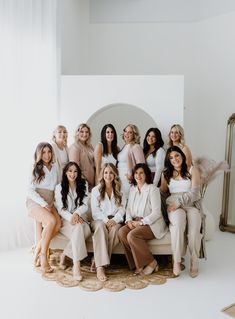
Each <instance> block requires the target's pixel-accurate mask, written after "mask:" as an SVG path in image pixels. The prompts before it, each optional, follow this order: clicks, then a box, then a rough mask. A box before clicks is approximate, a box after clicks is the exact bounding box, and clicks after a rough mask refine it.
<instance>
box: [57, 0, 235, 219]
mask: <svg viewBox="0 0 235 319" xmlns="http://www.w3.org/2000/svg"><path fill="white" fill-rule="evenodd" d="M71 1H74V0H70V2H71ZM80 1H81V0H80ZM82 2H83V1H82ZM223 4H225V3H224V2H223ZM198 5H200V12H199V16H198V19H201V18H204V17H207V16H209V15H215V14H218V13H221V12H227V11H229V10H232V9H234V7H233V5H234V3H232V2H231V1H226V4H225V5H224V6H222V4H221V1H219V0H217V1H213V2H212V1H210V0H207V1H200V2H199V4H198ZM67 6H68V7H69V3H67ZM83 9H84V7H83ZM222 9H223V10H222ZM86 10H89V5H87V7H86ZM85 14H87V13H85ZM63 18H64V24H66V21H67V22H68V21H69V19H70V18H71V17H70V18H68V16H64V17H63ZM88 22H89V21H88ZM76 23H77V22H76ZM86 27H87V29H86V35H87V37H88V42H87V47H86V48H83V50H84V52H85V51H86V53H87V55H86V56H85V58H84V60H83V61H82V67H80V65H79V63H77V59H73V58H72V56H70V57H69V58H66V59H65V58H63V57H62V59H63V64H62V71H63V74H183V75H184V79H185V97H184V104H185V110H184V127H185V132H186V142H187V144H188V145H189V146H190V148H191V149H192V151H193V155H194V156H198V155H206V156H210V157H212V158H213V159H215V160H223V159H224V152H225V135H226V121H227V118H228V117H229V116H230V115H231V114H232V113H234V105H235V103H234V102H235V91H234V88H233V86H234V83H235V82H234V76H235V59H234V56H235V54H234V53H235V42H234V36H235V13H234V12H231V13H227V14H224V15H217V16H215V17H213V18H210V19H206V20H201V21H199V22H193V23H191V22H190V23H186V22H178V23H172V22H164V23H106V24H104V23H97V24H95V23H93V24H89V23H88V24H87V25H86ZM72 35H73V36H72V37H71V40H70V42H67V46H66V47H63V48H62V49H63V51H64V53H66V55H67V56H68V54H67V52H73V54H75V53H74V50H76V47H75V43H76V41H77V40H78V37H77V36H78V33H77V29H76V27H75V28H74V29H73V33H72ZM70 36H71V34H70ZM75 56H76V54H75ZM221 201H222V176H221V178H218V179H217V180H216V181H215V182H213V184H212V185H210V187H209V189H208V192H207V195H206V205H207V206H208V208H209V210H210V211H211V212H212V213H213V214H214V216H215V218H216V223H217V224H218V222H219V214H220V212H221Z"/></svg>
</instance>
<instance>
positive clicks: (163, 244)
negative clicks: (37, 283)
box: [50, 231, 172, 255]
mask: <svg viewBox="0 0 235 319" xmlns="http://www.w3.org/2000/svg"><path fill="white" fill-rule="evenodd" d="M67 243H68V238H67V237H65V236H64V235H63V234H61V233H59V234H58V235H56V236H55V237H54V238H53V239H52V240H51V242H50V248H51V249H64V248H65V246H66V245H67ZM86 243H87V251H88V252H90V253H91V252H93V245H92V238H91V236H90V237H89V238H88V239H87V242H86ZM148 244H149V248H150V251H151V252H152V254H153V255H171V254H172V251H171V235H170V232H169V231H168V232H167V233H166V235H165V236H164V237H163V238H161V239H151V240H149V241H148ZM113 254H124V251H123V248H122V245H121V243H119V244H118V245H117V246H116V247H115V249H114V251H113Z"/></svg>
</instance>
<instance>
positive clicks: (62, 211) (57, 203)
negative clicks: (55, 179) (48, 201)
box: [55, 184, 89, 222]
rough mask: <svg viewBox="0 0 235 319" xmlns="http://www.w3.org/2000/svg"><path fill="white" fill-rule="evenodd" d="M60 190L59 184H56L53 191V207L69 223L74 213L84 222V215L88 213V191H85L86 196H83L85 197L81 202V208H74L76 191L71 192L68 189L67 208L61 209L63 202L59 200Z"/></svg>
mask: <svg viewBox="0 0 235 319" xmlns="http://www.w3.org/2000/svg"><path fill="white" fill-rule="evenodd" d="M61 189H62V187H61V184H58V185H57V186H56V189H55V206H56V208H57V210H58V213H59V214H60V216H61V217H63V218H64V219H65V220H67V221H69V222H70V220H71V217H72V214H73V213H75V212H76V213H77V214H78V215H79V216H80V217H82V218H83V217H84V220H86V216H85V213H86V212H87V211H88V198H89V197H88V191H87V190H86V194H85V195H86V196H85V197H84V198H83V200H82V202H83V204H82V205H81V206H77V207H75V203H74V200H75V199H76V197H77V193H76V191H74V192H73V191H72V190H71V189H69V192H68V195H67V203H68V208H67V209H63V202H62V199H61V197H62V195H61ZM87 189H88V187H87ZM78 205H79V200H78Z"/></svg>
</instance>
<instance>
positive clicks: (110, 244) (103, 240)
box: [91, 220, 121, 267]
mask: <svg viewBox="0 0 235 319" xmlns="http://www.w3.org/2000/svg"><path fill="white" fill-rule="evenodd" d="M120 227H121V224H116V225H115V226H113V227H112V228H111V231H110V232H109V231H108V229H107V227H106V225H105V223H104V222H103V221H102V220H93V221H92V222H91V229H92V232H93V235H92V241H93V251H94V259H95V265H96V267H101V266H105V265H109V264H110V259H111V255H112V251H113V248H114V247H115V246H116V245H117V244H118V243H119V239H118V230H119V228H120Z"/></svg>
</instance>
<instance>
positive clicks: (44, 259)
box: [39, 253, 53, 274]
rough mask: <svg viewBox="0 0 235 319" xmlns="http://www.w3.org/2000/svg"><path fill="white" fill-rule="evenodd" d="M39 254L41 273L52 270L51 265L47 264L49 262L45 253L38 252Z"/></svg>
mask: <svg viewBox="0 0 235 319" xmlns="http://www.w3.org/2000/svg"><path fill="white" fill-rule="evenodd" d="M39 256H40V263H41V270H42V273H43V274H45V273H51V272H53V268H51V266H50V265H49V263H48V261H47V254H43V253H40V255H39Z"/></svg>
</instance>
